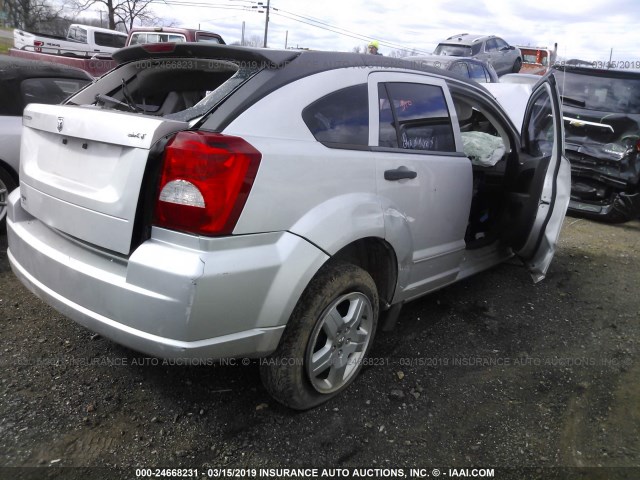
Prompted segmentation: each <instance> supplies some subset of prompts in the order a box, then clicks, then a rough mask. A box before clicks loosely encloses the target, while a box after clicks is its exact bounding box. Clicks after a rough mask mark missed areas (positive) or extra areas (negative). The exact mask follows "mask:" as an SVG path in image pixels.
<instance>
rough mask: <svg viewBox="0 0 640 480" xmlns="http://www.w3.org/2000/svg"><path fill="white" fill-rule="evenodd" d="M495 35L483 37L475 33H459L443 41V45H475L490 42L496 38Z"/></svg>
mask: <svg viewBox="0 0 640 480" xmlns="http://www.w3.org/2000/svg"><path fill="white" fill-rule="evenodd" d="M494 37H496V36H495V35H481V34H474V33H459V34H457V35H451V36H450V37H448V38H446V39H445V40H443V41H441V42H440V43H441V44H443V43H444V44H454V45H468V46H471V45H474V44H476V43H478V42H482V41H485V40H488V39H489V38H494Z"/></svg>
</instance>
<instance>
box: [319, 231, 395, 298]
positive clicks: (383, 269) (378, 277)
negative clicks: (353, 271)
mask: <svg viewBox="0 0 640 480" xmlns="http://www.w3.org/2000/svg"><path fill="white" fill-rule="evenodd" d="M329 262H346V263H352V264H354V265H357V266H358V267H360V268H362V269H363V270H365V271H366V272H367V273H368V274H369V275H371V278H373V281H374V282H375V284H376V288H377V289H378V296H379V298H380V302H381V303H382V304H383V305H384V306H385V307H386V306H388V305H389V304H390V303H391V300H392V299H393V296H394V294H395V291H396V286H397V284H398V260H397V257H396V253H395V251H394V249H393V247H392V246H391V244H389V243H388V242H387V241H385V240H384V239H382V238H378V237H365V238H361V239H359V240H355V241H353V242H351V243H349V244H348V245H345V246H344V247H343V248H341V249H340V250H339V251H338V252H337V253H336V254H335V255H333V256H332V257H331V258H330V259H329V260H328V261H327V263H329Z"/></svg>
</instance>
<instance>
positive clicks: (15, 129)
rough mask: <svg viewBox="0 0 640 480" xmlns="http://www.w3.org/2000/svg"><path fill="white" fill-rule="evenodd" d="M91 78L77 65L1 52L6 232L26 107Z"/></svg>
mask: <svg viewBox="0 0 640 480" xmlns="http://www.w3.org/2000/svg"><path fill="white" fill-rule="evenodd" d="M91 80H92V78H91V76H90V75H89V74H87V73H86V72H84V71H82V70H77V69H75V68H67V67H62V66H58V65H52V64H49V63H42V62H33V61H30V60H23V59H19V58H13V57H7V56H5V55H0V92H2V95H0V231H4V223H5V217H6V214H7V198H8V196H9V192H11V191H12V190H13V189H14V188H16V187H17V186H18V170H19V168H18V167H19V164H20V134H21V132H22V111H23V109H24V107H25V106H27V105H28V104H29V103H60V102H62V101H63V100H65V99H66V98H67V97H68V96H70V95H71V94H72V93H75V92H76V91H78V90H79V89H80V88H82V87H83V86H85V85H86V84H88V83H89V82H91Z"/></svg>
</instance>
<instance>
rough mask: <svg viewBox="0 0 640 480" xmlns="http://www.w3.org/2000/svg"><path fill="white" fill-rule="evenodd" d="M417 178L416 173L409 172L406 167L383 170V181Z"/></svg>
mask: <svg viewBox="0 0 640 480" xmlns="http://www.w3.org/2000/svg"><path fill="white" fill-rule="evenodd" d="M417 176H418V173H417V172H414V171H413V170H409V169H408V168H407V167H405V166H402V167H398V168H396V169H395V170H385V172H384V179H385V180H390V181H395V180H404V179H405V178H408V179H412V178H416V177H417Z"/></svg>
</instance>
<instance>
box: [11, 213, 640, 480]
mask: <svg viewBox="0 0 640 480" xmlns="http://www.w3.org/2000/svg"><path fill="white" fill-rule="evenodd" d="M0 251H1V252H2V253H0V320H1V322H0V328H1V329H2V334H1V337H0V366H1V367H2V368H1V370H0V379H1V380H0V398H1V400H0V465H1V466H2V467H25V466H28V467H37V468H34V469H16V468H2V469H0V476H1V477H2V478H7V479H9V478H18V477H20V476H22V477H24V478H95V477H97V476H98V473H99V472H102V473H103V474H105V478H116V476H117V475H116V474H117V473H119V474H122V477H123V478H136V477H135V471H134V469H135V468H139V467H185V468H199V469H205V468H207V467H230V468H244V467H246V468H260V467H281V468H282V467H286V468H294V467H318V468H350V467H367V468H396V467H400V466H402V467H423V468H428V469H429V472H430V471H431V468H435V467H438V468H441V469H443V470H444V471H445V472H446V471H447V470H446V469H448V468H464V467H468V468H471V467H473V466H476V467H481V468H497V469H499V468H512V469H513V468H516V469H521V470H520V473H517V474H515V473H514V471H510V472H511V473H514V478H516V477H517V478H529V477H531V478H534V477H536V475H545V476H544V477H540V478H552V476H550V475H552V474H555V475H556V477H553V478H568V477H569V476H570V475H569V474H571V475H578V474H579V475H580V476H576V477H575V478H640V433H639V432H640V401H639V400H638V399H639V398H640V356H639V353H640V351H639V340H640V295H639V294H638V293H639V292H638V284H639V280H640V222H637V221H635V222H630V223H627V224H624V225H617V226H610V225H602V224H597V223H593V222H589V221H587V220H578V219H574V218H567V220H566V222H565V225H564V229H563V232H562V237H561V242H560V247H559V251H558V252H557V254H556V258H555V260H554V262H553V264H552V266H551V269H550V272H549V274H548V276H547V278H546V280H545V281H543V282H541V283H539V284H537V285H534V284H533V283H532V282H531V279H530V277H529V276H528V274H527V273H526V271H525V270H524V269H523V268H522V267H521V266H520V265H519V264H518V262H517V261H515V260H514V261H512V262H509V263H507V264H504V265H502V266H500V267H497V268H495V269H493V270H491V271H488V272H484V273H481V274H479V275H476V276H475V277H473V278H470V279H468V280H466V281H463V282H461V283H459V284H457V285H454V286H451V287H448V288H446V289H444V290H442V291H440V292H436V293H434V294H432V295H430V296H428V297H425V298H424V299H422V300H418V301H416V302H413V303H411V304H408V305H407V306H406V307H405V308H404V310H403V312H402V315H401V317H400V320H399V323H398V325H397V327H396V329H395V330H394V331H392V332H380V333H379V335H378V337H377V339H376V343H375V345H374V349H373V351H372V354H371V357H372V358H371V360H372V362H371V363H372V364H371V365H370V366H368V367H367V368H366V369H365V370H364V371H363V372H362V374H361V376H360V378H359V379H358V380H357V381H356V382H355V383H354V384H353V385H352V386H351V387H350V388H349V390H348V391H347V392H345V393H344V394H343V395H341V396H340V397H338V398H336V399H334V400H333V401H331V402H330V403H328V404H325V405H323V406H321V407H319V408H316V409H314V410H312V411H308V412H302V413H300V412H293V411H290V410H287V409H286V408H284V407H281V406H280V405H278V404H276V403H275V402H274V401H272V400H271V399H270V398H269V396H268V395H267V394H266V392H265V391H264V389H263V388H262V386H261V385H260V381H259V375H258V368H257V365H256V363H255V362H252V363H251V364H250V365H248V366H244V365H242V363H241V362H238V364H237V365H235V366H234V365H227V366H220V365H213V366H181V365H167V364H163V362H162V360H159V361H158V360H157V359H150V358H146V357H143V356H141V355H139V354H137V353H135V352H132V351H130V350H127V349H125V348H123V347H120V346H118V345H116V344H114V343H112V342H110V341H108V340H106V339H103V338H102V337H99V336H97V335H94V334H93V333H92V332H90V331H87V330H85V329H84V328H82V327H79V326H77V325H76V324H74V323H73V322H71V321H69V320H67V319H66V318H64V317H63V316H61V315H59V314H58V313H56V312H55V311H53V310H52V309H51V308H49V307H48V306H46V305H45V304H43V303H42V302H41V301H39V300H38V299H37V298H35V297H34V296H33V295H32V294H31V293H29V292H28V291H27V290H26V289H25V288H23V287H22V286H21V285H20V284H19V282H18V281H17V280H16V279H15V277H14V276H13V274H12V272H11V270H10V268H9V265H8V261H7V257H6V236H5V235H2V236H0ZM64 467H102V468H109V469H111V468H114V467H117V468H120V470H107V469H105V470H98V469H96V470H92V471H91V472H90V473H89V474H87V473H86V472H83V471H82V470H78V469H68V468H64ZM544 467H556V469H545V468H544ZM557 467H606V468H603V469H591V470H586V472H587V473H586V476H585V475H584V472H585V471H584V470H569V471H563V470H558V469H557ZM610 467H619V468H617V469H610ZM624 467H626V468H624ZM629 467H633V468H629ZM562 472H564V473H562ZM567 472H569V473H567ZM503 473H504V475H507V473H508V472H507V471H505V472H503ZM449 474H450V475H449V476H451V472H449ZM565 475H566V477H565ZM495 478H507V477H506V476H499V475H496V477H495Z"/></svg>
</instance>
